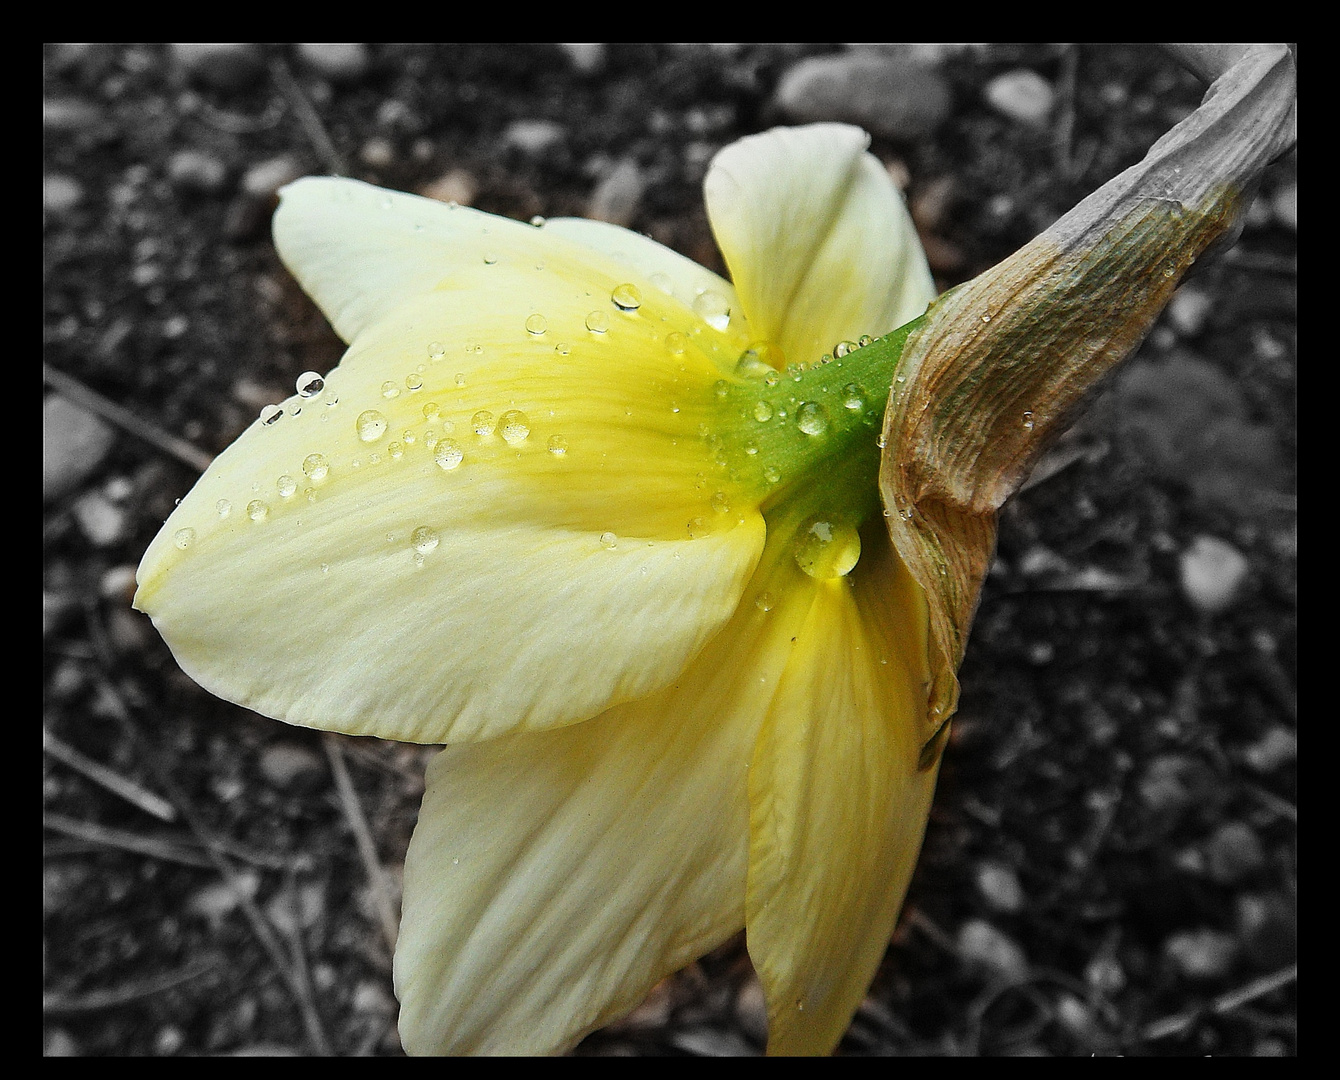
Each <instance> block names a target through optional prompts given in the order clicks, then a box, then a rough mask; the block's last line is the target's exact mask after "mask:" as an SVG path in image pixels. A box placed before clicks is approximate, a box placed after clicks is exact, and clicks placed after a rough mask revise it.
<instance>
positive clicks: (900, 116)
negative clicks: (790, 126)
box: [776, 51, 951, 140]
mask: <svg viewBox="0 0 1340 1080" xmlns="http://www.w3.org/2000/svg"><path fill="white" fill-rule="evenodd" d="M776 103H777V106H778V107H779V108H780V109H781V111H782V112H784V113H785V114H786V115H787V116H788V117H789V118H790V119H792V120H794V121H797V122H799V123H813V122H816V121H822V120H834V121H839V122H842V123H847V124H856V125H859V126H860V127H863V128H865V129H866V130H867V131H869V132H871V133H872V134H874V135H882V136H884V137H886V138H890V139H901V140H912V139H919V138H922V137H924V136H926V135H928V134H930V133H931V132H932V131H934V130H935V129H936V128H937V127H938V126H939V125H940V124H941V123H942V122H943V121H944V120H945V118H946V117H948V115H949V110H950V106H951V101H950V95H949V85H948V83H946V82H945V80H944V77H943V76H942V75H941V74H940V72H939V71H938V70H937V69H936V68H935V67H934V66H933V65H931V64H928V63H926V62H925V61H924V60H921V59H920V58H918V57H917V56H915V55H914V54H911V53H906V52H897V53H893V54H891V55H890V54H880V53H871V52H864V51H862V52H849V53H841V54H839V55H836V56H815V57H811V58H809V59H807V60H802V61H800V63H798V64H796V65H795V66H794V67H792V68H791V69H790V70H789V71H787V72H786V74H785V75H783V76H782V79H781V82H780V83H779V85H778V87H777V96H776Z"/></svg>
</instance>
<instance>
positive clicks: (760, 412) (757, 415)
mask: <svg viewBox="0 0 1340 1080" xmlns="http://www.w3.org/2000/svg"><path fill="white" fill-rule="evenodd" d="M754 419H755V420H757V421H758V422H759V423H760V424H766V423H767V422H768V421H769V420H771V419H772V406H771V405H770V404H768V403H767V402H766V401H759V402H757V403H756V404H755V405H754Z"/></svg>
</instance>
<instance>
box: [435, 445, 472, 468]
mask: <svg viewBox="0 0 1340 1080" xmlns="http://www.w3.org/2000/svg"><path fill="white" fill-rule="evenodd" d="M464 459H465V455H464V454H463V453H461V448H460V447H459V446H458V445H457V444H456V442H455V441H454V440H452V439H442V440H441V441H439V442H438V444H437V445H436V446H434V447H433V460H434V461H435V462H437V467H438V468H439V469H441V470H442V471H443V472H450V471H451V470H452V469H454V468H456V466H457V465H459V464H460V463H461V462H462V461H463V460H464Z"/></svg>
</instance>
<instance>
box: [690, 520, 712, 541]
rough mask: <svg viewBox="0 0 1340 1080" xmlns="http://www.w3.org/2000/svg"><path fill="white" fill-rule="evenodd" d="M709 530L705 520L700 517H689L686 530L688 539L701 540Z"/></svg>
mask: <svg viewBox="0 0 1340 1080" xmlns="http://www.w3.org/2000/svg"><path fill="white" fill-rule="evenodd" d="M709 531H710V530H709V529H708V528H707V522H705V521H704V520H703V519H702V518H700V517H696V518H689V525H688V532H689V539H690V540H701V539H702V538H703V537H704V536H706V535H707V534H708V532H709Z"/></svg>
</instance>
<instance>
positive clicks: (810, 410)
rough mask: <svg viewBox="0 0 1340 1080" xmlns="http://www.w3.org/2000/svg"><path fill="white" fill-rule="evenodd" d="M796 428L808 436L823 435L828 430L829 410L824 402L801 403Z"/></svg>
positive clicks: (797, 410) (797, 412) (797, 413)
mask: <svg viewBox="0 0 1340 1080" xmlns="http://www.w3.org/2000/svg"><path fill="white" fill-rule="evenodd" d="M796 427H798V428H800V430H801V431H803V432H804V433H805V434H806V435H822V434H823V433H824V432H825V431H827V430H828V410H827V409H825V408H824V407H823V403H822V402H818V401H804V402H801V404H800V407H799V408H798V409H796Z"/></svg>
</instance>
